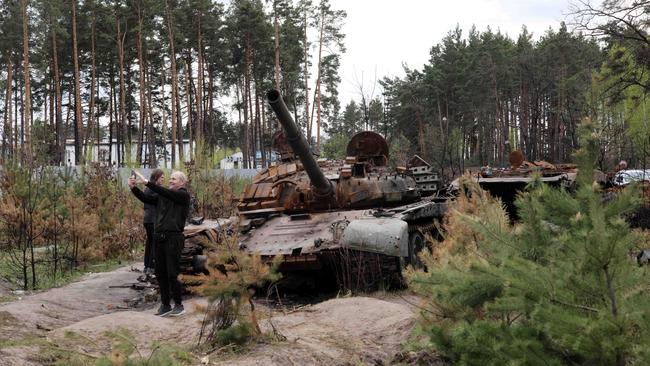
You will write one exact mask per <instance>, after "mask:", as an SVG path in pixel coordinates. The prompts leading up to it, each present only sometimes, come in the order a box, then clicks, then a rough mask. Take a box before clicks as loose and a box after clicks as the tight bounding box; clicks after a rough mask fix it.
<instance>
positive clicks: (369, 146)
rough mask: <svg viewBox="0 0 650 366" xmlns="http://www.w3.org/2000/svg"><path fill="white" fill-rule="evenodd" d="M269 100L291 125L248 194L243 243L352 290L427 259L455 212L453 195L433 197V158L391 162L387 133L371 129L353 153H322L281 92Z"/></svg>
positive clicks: (286, 266)
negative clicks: (423, 253)
mask: <svg viewBox="0 0 650 366" xmlns="http://www.w3.org/2000/svg"><path fill="white" fill-rule="evenodd" d="M267 98H268V102H269V103H270V105H271V107H272V109H273V111H274V112H275V114H276V115H277V117H278V119H279V121H280V123H281V124H282V126H283V129H284V131H283V133H276V135H275V136H274V142H273V145H274V146H273V147H274V150H275V151H276V152H277V153H278V154H279V157H280V159H279V160H280V161H279V163H278V164H277V165H274V166H271V167H269V168H267V169H264V170H262V171H260V172H259V174H258V175H257V176H256V177H255V178H254V179H253V182H252V183H251V184H249V185H247V186H246V187H245V188H244V191H243V192H242V197H241V201H240V203H239V205H238V212H239V230H240V248H241V249H242V250H245V251H247V252H250V253H259V254H260V255H261V256H262V257H263V258H272V257H276V256H281V257H282V262H281V265H280V270H281V271H282V272H285V273H287V272H295V271H317V273H319V274H323V275H325V276H332V277H333V278H335V279H336V280H337V283H338V284H339V286H342V287H346V288H359V287H367V286H372V285H373V284H377V283H378V282H380V281H385V280H387V279H389V280H392V279H395V278H397V277H399V273H400V270H401V269H402V268H403V267H404V266H405V265H406V264H413V265H417V264H418V259H417V253H418V252H419V251H420V250H422V248H424V247H425V238H426V235H425V234H427V233H431V232H433V231H434V230H435V226H434V219H436V218H441V217H442V216H443V215H444V212H445V210H446V203H445V199H444V198H437V197H434V196H432V195H430V194H431V193H433V192H434V191H435V189H433V188H435V187H436V186H437V176H436V175H435V174H434V173H432V172H431V171H430V168H429V167H428V166H427V165H426V163H425V162H424V161H422V160H421V159H413V160H412V161H413V162H420V163H419V164H418V163H416V164H414V165H417V166H412V167H410V169H409V168H397V169H393V168H391V167H389V166H388V158H389V151H388V145H387V144H386V141H385V139H384V138H383V137H382V136H380V135H379V134H376V133H374V132H369V131H366V132H361V133H358V134H356V135H355V136H353V137H352V138H351V140H350V142H349V144H348V146H347V151H346V153H347V157H346V158H345V160H325V159H316V157H315V156H314V154H313V153H312V152H311V150H310V148H309V145H308V143H307V140H306V139H305V137H304V136H303V135H302V133H301V132H300V130H299V128H298V127H297V126H296V124H295V122H294V121H293V118H292V117H291V115H290V113H289V111H288V109H287V107H286V105H285V104H284V101H283V100H282V97H281V95H280V93H279V92H278V91H277V90H271V91H270V92H268V94H267ZM427 194H428V195H429V196H425V195H427Z"/></svg>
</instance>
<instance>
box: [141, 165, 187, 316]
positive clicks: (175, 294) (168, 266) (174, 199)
mask: <svg viewBox="0 0 650 366" xmlns="http://www.w3.org/2000/svg"><path fill="white" fill-rule="evenodd" d="M135 174H136V175H137V176H138V178H137V179H133V178H129V187H130V188H131V192H132V193H133V194H134V195H135V196H136V197H137V198H138V199H139V200H140V201H142V202H144V203H151V204H154V205H156V222H155V224H154V232H155V245H156V249H155V251H154V253H155V256H156V260H155V266H156V278H157V279H158V285H159V287H160V302H161V303H162V304H161V305H160V308H159V309H158V313H157V314H156V315H161V316H167V315H168V316H180V315H182V314H184V313H185V309H184V308H183V303H182V297H181V294H182V286H181V283H180V281H179V280H178V274H179V272H180V257H181V252H182V250H183V245H184V241H185V237H184V236H183V230H184V228H185V220H186V219H187V214H188V211H189V204H190V195H189V193H188V192H187V189H186V185H187V177H186V176H185V174H183V173H182V172H179V171H175V172H173V173H172V175H171V177H170V178H169V189H167V188H164V187H161V186H159V185H157V184H156V182H150V181H148V180H147V179H145V178H144V177H143V176H142V174H140V173H138V172H135ZM138 183H144V184H145V186H146V187H147V188H149V189H150V190H151V191H153V192H155V193H157V194H158V196H157V197H151V196H147V195H145V194H144V193H143V192H142V191H141V190H140V189H139V188H138V187H136V184H138ZM170 294H171V296H170ZM170 297H171V298H173V300H174V304H175V306H174V308H172V307H171V304H170Z"/></svg>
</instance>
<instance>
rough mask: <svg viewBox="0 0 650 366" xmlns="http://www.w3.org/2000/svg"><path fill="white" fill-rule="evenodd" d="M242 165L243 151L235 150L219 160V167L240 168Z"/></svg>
mask: <svg viewBox="0 0 650 366" xmlns="http://www.w3.org/2000/svg"><path fill="white" fill-rule="evenodd" d="M243 167H244V153H243V152H241V151H240V152H236V153H234V154H232V155H230V156H226V157H225V158H223V159H221V161H219V168H220V169H241V168H243Z"/></svg>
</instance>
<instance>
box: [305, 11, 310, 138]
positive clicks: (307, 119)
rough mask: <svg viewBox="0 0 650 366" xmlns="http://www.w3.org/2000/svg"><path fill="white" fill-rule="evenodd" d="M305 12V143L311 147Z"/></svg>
mask: <svg viewBox="0 0 650 366" xmlns="http://www.w3.org/2000/svg"><path fill="white" fill-rule="evenodd" d="M307 28H308V24H307V10H306V9H305V34H304V37H305V48H304V53H305V55H304V58H305V125H306V126H305V127H306V129H307V143H309V144H310V145H311V126H310V125H309V54H308V53H307V51H308V49H309V47H308V44H307Z"/></svg>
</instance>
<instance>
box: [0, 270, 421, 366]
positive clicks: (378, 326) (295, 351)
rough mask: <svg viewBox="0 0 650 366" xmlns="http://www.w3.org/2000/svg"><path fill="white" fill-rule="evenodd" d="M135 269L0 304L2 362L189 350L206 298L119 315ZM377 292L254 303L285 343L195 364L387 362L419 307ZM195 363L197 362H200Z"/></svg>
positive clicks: (219, 354) (223, 352)
mask: <svg viewBox="0 0 650 366" xmlns="http://www.w3.org/2000/svg"><path fill="white" fill-rule="evenodd" d="M139 274H140V273H139V272H134V271H132V270H131V268H130V267H125V268H121V269H118V270H116V271H113V272H107V273H97V274H91V275H88V276H86V277H85V278H84V279H83V280H82V281H80V282H77V283H74V284H70V285H68V286H65V287H62V288H58V289H52V290H49V291H44V292H42V293H38V294H32V295H27V296H25V297H23V298H22V299H20V300H19V301H14V302H11V303H6V304H2V305H0V359H2V362H1V363H2V365H38V364H43V363H45V362H49V363H52V362H55V361H56V359H57V358H56V355H49V356H48V355H47V354H44V353H43V351H44V350H48V349H50V348H52V346H55V347H56V348H57V349H58V350H64V351H68V352H72V353H74V354H78V355H83V356H85V357H87V356H90V357H94V358H96V357H98V356H102V355H108V354H110V352H111V348H113V346H114V345H115V344H116V343H118V342H120V341H126V342H128V343H130V344H132V345H133V346H135V348H136V349H137V353H136V354H138V353H139V354H140V355H143V356H144V357H147V356H148V355H150V354H151V351H152V349H153V348H155V346H154V345H155V344H167V345H173V346H180V347H184V348H186V349H190V348H191V346H193V345H195V344H196V341H197V339H198V332H199V330H200V321H201V319H202V317H203V315H202V314H201V313H199V312H196V311H195V308H197V307H203V308H204V307H205V305H206V300H205V299H190V300H189V301H186V302H185V307H186V310H187V311H188V313H187V314H186V315H184V316H183V317H180V318H161V317H157V316H155V315H154V312H155V311H156V308H157V306H155V305H149V307H147V308H143V309H129V310H128V311H124V308H125V307H126V306H125V303H124V302H125V301H128V300H129V299H132V298H133V297H134V296H137V292H136V291H134V290H132V289H130V288H125V287H123V286H122V285H124V284H128V283H132V282H135V279H136V278H137V276H138V275H139ZM406 296H407V299H406V300H405V299H404V298H402V297H401V296H397V295H390V294H389V295H386V294H378V295H377V296H376V297H348V298H337V299H331V300H327V301H324V302H321V303H318V304H314V305H307V306H303V307H300V308H297V309H294V310H291V311H289V310H284V311H278V310H277V308H275V307H274V308H275V309H276V310H274V311H273V313H271V314H270V313H269V312H270V307H266V306H265V305H264V303H263V302H260V303H259V304H258V306H257V308H258V309H259V311H260V314H259V315H260V318H264V320H261V327H262V329H263V330H264V331H268V332H270V331H271V329H272V325H271V324H273V326H274V327H275V329H276V330H277V331H278V332H279V333H280V334H281V335H283V336H284V337H286V340H285V341H278V342H269V343H261V344H256V345H253V346H250V348H248V349H246V350H245V352H244V353H241V354H232V353H229V352H228V351H226V350H219V351H216V352H214V353H213V354H211V355H209V360H206V358H205V357H204V355H196V354H194V355H193V356H196V358H195V361H196V362H198V363H202V362H204V361H209V363H210V364H219V365H231V364H232V365H259V364H263V365H287V364H289V365H291V364H299V365H312V364H328V365H343V364H387V363H390V362H391V361H392V360H394V359H395V357H396V355H398V353H399V351H401V350H402V344H403V342H405V340H406V339H407V338H408V335H409V333H410V332H411V329H412V327H413V324H414V322H415V318H416V313H417V310H416V309H414V308H413V306H411V305H410V303H415V302H418V299H417V298H415V297H413V296H408V295H406ZM199 359H201V360H200V361H199Z"/></svg>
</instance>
